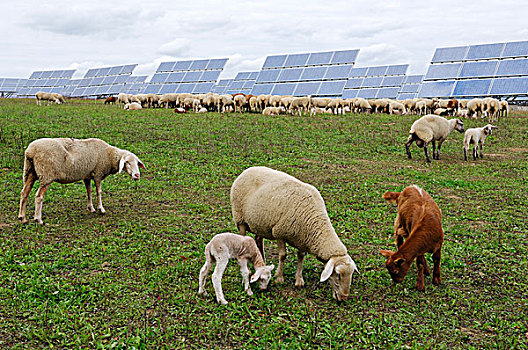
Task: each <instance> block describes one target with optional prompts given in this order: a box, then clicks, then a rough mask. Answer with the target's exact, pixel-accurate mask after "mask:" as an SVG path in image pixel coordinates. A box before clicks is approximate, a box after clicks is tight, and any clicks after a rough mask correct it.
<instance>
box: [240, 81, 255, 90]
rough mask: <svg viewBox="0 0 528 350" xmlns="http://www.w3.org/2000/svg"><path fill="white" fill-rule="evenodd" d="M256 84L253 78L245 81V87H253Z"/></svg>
mask: <svg viewBox="0 0 528 350" xmlns="http://www.w3.org/2000/svg"><path fill="white" fill-rule="evenodd" d="M254 85H255V82H254V81H251V80H247V81H245V82H244V86H243V87H244V89H252V88H253V86H254Z"/></svg>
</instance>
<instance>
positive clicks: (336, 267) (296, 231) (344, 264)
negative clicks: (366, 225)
mask: <svg viewBox="0 0 528 350" xmlns="http://www.w3.org/2000/svg"><path fill="white" fill-rule="evenodd" d="M231 209H232V212H233V219H234V221H235V224H236V225H237V227H238V230H239V231H240V233H241V234H242V235H245V234H246V231H249V232H253V233H254V234H255V236H256V241H257V246H258V247H259V249H260V252H261V253H262V256H263V257H264V243H263V240H264V238H267V239H273V240H277V244H278V246H279V265H278V267H277V271H276V274H275V277H276V282H278V283H280V282H283V281H284V278H283V268H284V261H285V259H286V243H288V244H289V245H291V246H293V247H295V248H297V261H298V262H297V273H296V275H295V285H296V286H298V287H302V286H304V280H303V277H302V263H303V260H304V256H305V255H306V253H310V254H313V255H314V256H315V257H316V258H317V259H318V260H319V261H321V262H323V263H324V264H325V268H324V271H323V272H322V274H321V279H320V280H321V282H324V281H326V280H329V281H330V284H331V286H332V290H333V292H332V293H333V297H334V298H335V299H337V300H339V301H340V300H346V299H347V298H348V295H349V292H350V283H351V277H352V274H353V272H354V271H357V267H356V264H355V263H354V261H353V260H352V259H351V258H350V256H349V255H348V254H347V249H346V247H345V245H344V244H343V243H342V242H341V240H340V239H339V237H338V236H337V234H336V232H335V230H334V228H333V227H332V223H331V222H330V218H329V217H328V213H327V212H326V207H325V203H324V200H323V198H322V197H321V194H320V193H319V191H317V189H316V188H315V187H313V186H311V185H309V184H306V183H304V182H302V181H299V180H298V179H296V178H294V177H293V176H290V175H288V174H286V173H283V172H280V171H277V170H273V169H270V168H266V167H251V168H248V169H246V170H244V172H242V174H240V175H239V176H238V177H237V179H236V180H235V181H234V182H233V185H232V186H231Z"/></svg>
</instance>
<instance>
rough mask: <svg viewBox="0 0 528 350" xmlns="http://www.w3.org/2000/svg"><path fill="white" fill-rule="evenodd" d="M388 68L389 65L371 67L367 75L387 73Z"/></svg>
mask: <svg viewBox="0 0 528 350" xmlns="http://www.w3.org/2000/svg"><path fill="white" fill-rule="evenodd" d="M387 68H388V67H387V66H379V67H369V68H368V70H367V76H379V75H385V73H386V72H387Z"/></svg>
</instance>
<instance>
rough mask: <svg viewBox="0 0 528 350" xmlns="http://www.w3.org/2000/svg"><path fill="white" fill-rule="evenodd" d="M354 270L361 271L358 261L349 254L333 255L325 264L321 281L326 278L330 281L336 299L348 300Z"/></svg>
mask: <svg viewBox="0 0 528 350" xmlns="http://www.w3.org/2000/svg"><path fill="white" fill-rule="evenodd" d="M354 271H356V272H358V273H359V271H358V269H357V266H356V263H355V262H354V260H352V258H351V257H350V256H349V255H343V256H333V257H331V258H330V260H328V262H327V263H326V265H325V268H324V270H323V273H322V274H321V282H324V281H326V280H328V281H329V282H330V285H331V286H332V296H333V297H334V299H336V300H337V301H342V300H347V299H348V295H349V294H350V283H351V282H352V274H353V273H354Z"/></svg>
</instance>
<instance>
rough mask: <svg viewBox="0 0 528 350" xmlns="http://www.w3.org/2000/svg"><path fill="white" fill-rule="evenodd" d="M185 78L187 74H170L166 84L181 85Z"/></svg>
mask: <svg viewBox="0 0 528 350" xmlns="http://www.w3.org/2000/svg"><path fill="white" fill-rule="evenodd" d="M184 76H185V72H173V73H168V75H167V79H166V80H165V82H166V83H181V82H182V81H183V77H184ZM151 82H152V80H151Z"/></svg>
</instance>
